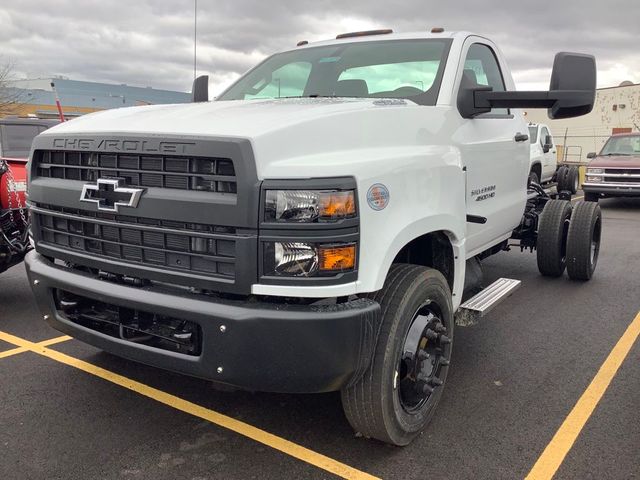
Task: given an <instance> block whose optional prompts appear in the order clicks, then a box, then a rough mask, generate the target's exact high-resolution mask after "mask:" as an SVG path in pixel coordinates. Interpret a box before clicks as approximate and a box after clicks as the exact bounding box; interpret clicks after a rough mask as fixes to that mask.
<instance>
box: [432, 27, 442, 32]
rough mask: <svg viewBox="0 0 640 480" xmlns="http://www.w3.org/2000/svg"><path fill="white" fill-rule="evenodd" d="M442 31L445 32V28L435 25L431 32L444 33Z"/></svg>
mask: <svg viewBox="0 0 640 480" xmlns="http://www.w3.org/2000/svg"><path fill="white" fill-rule="evenodd" d="M442 32H444V28H442V27H433V28H432V29H431V33H442Z"/></svg>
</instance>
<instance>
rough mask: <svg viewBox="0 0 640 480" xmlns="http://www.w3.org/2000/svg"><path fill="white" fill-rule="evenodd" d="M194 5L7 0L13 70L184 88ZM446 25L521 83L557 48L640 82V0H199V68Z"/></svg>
mask: <svg viewBox="0 0 640 480" xmlns="http://www.w3.org/2000/svg"><path fill="white" fill-rule="evenodd" d="M193 24H194V0H100V1H98V0H76V1H71V0H53V1H51V0H49V1H42V0H19V1H6V2H2V5H1V6H0V61H2V62H3V63H6V62H12V63H13V65H14V77H17V78H20V77H31V78H33V77H47V76H51V75H64V76H66V77H69V78H72V79H78V80H93V81H103V82H111V83H127V84H130V85H139V86H147V85H148V86H153V87H155V88H169V89H176V90H182V91H188V90H190V89H191V81H192V79H193ZM432 26H443V27H445V28H446V29H451V30H454V29H455V30H471V31H474V32H479V33H482V34H485V35H488V36H490V37H491V38H493V39H494V40H495V41H496V42H497V43H498V44H499V46H500V47H501V48H502V50H503V52H504V53H505V55H506V57H507V60H508V62H509V64H510V66H511V68H512V70H513V72H514V77H515V81H516V84H517V85H518V88H519V89H529V88H533V89H544V88H546V87H547V86H548V81H549V75H550V69H551V63H552V60H553V55H554V54H555V52H557V51H561V50H569V51H578V52H587V53H593V54H595V55H596V58H597V62H598V85H599V86H601V87H604V86H612V85H617V84H619V83H620V82H621V81H623V80H631V81H633V82H636V83H640V48H638V43H639V41H640V1H638V0H607V1H605V0H601V1H599V2H590V1H584V0H555V1H553V2H548V1H547V0H538V1H527V2H513V1H512V2H505V1H502V0H484V1H482V2H480V1H475V0H464V1H456V0H449V1H447V2H444V1H439V2H434V1H429V0H401V1H395V2H394V1H390V0H385V1H382V0H340V1H338V0H315V1H313V2H309V1H303V0H269V1H250V0H228V1H227V0H199V1H198V35H197V38H198V42H197V45H198V48H197V51H198V74H203V73H208V74H209V75H210V76H211V86H212V94H215V93H217V92H218V91H219V90H220V89H221V88H222V87H224V86H226V85H228V84H229V83H230V82H231V81H233V80H234V79H235V78H236V77H237V76H238V75H239V74H241V73H242V72H244V71H246V70H247V69H248V68H250V67H251V66H253V65H254V64H256V63H257V62H258V61H259V60H260V59H262V58H263V57H264V56H265V55H268V54H269V53H272V52H274V51H277V50H280V49H284V48H289V47H291V46H293V45H295V43H297V41H299V40H302V39H305V40H309V41H314V40H320V39H326V38H332V37H335V35H336V34H338V33H341V32H346V31H354V30H364V29H371V28H381V27H389V28H393V29H394V30H395V31H413V30H424V29H426V28H430V27H432Z"/></svg>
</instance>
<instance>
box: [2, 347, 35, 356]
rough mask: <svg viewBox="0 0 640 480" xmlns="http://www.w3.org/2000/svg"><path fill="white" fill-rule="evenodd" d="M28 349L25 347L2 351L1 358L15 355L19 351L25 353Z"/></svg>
mask: <svg viewBox="0 0 640 480" xmlns="http://www.w3.org/2000/svg"><path fill="white" fill-rule="evenodd" d="M28 351H29V349H28V348H24V347H18V348H12V349H11V350H5V351H4V352H0V358H6V357H11V356H13V355H17V354H19V353H24V352H28Z"/></svg>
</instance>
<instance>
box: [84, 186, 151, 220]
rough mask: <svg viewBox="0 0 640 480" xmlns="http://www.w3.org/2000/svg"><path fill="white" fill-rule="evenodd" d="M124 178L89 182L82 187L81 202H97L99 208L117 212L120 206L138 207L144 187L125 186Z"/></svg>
mask: <svg viewBox="0 0 640 480" xmlns="http://www.w3.org/2000/svg"><path fill="white" fill-rule="evenodd" d="M123 184H124V180H123V179H122V178H99V179H98V180H97V181H96V183H95V184H90V183H87V184H85V185H84V186H83V187H82V193H81V194H80V201H81V202H90V203H95V204H96V205H97V207H98V210H103V211H106V212H115V213H117V212H118V210H119V209H120V207H131V208H136V207H137V206H138V202H139V201H140V197H141V196H142V194H143V192H144V189H143V188H130V187H125V186H123Z"/></svg>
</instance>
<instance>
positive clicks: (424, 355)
mask: <svg viewBox="0 0 640 480" xmlns="http://www.w3.org/2000/svg"><path fill="white" fill-rule="evenodd" d="M427 358H429V354H428V353H427V352H425V351H424V350H420V351H419V352H418V360H426V359H427Z"/></svg>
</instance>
